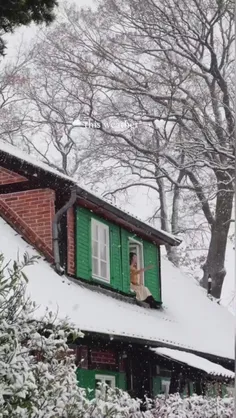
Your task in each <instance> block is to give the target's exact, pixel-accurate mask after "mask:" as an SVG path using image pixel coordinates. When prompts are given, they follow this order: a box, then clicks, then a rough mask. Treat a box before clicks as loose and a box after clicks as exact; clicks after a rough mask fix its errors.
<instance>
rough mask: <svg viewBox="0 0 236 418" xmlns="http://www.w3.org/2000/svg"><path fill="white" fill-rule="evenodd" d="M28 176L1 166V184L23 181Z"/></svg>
mask: <svg viewBox="0 0 236 418" xmlns="http://www.w3.org/2000/svg"><path fill="white" fill-rule="evenodd" d="M27 180H28V179H27V178H26V177H23V176H20V175H19V174H17V173H14V172H12V171H10V170H7V169H6V168H3V167H0V185H1V186H3V185H5V184H13V183H20V182H22V181H27Z"/></svg>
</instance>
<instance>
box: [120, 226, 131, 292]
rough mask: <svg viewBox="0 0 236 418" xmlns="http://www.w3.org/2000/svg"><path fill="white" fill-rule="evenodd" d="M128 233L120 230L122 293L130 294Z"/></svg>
mask: <svg viewBox="0 0 236 418" xmlns="http://www.w3.org/2000/svg"><path fill="white" fill-rule="evenodd" d="M129 236H130V234H129V232H127V231H126V230H125V229H121V263H122V283H123V292H124V293H130V269H129Z"/></svg>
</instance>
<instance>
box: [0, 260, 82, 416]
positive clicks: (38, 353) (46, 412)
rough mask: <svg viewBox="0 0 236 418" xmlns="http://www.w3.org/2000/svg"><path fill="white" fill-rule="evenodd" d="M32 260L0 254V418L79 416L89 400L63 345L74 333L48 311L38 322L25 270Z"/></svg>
mask: <svg viewBox="0 0 236 418" xmlns="http://www.w3.org/2000/svg"><path fill="white" fill-rule="evenodd" d="M34 261H35V260H34V258H33V259H32V258H31V259H30V258H29V257H28V256H27V255H25V256H24V259H23V262H21V263H19V262H14V263H13V264H11V265H10V264H4V259H3V257H2V256H0V418H5V417H9V418H10V417H11V418H44V417H45V418H56V417H57V418H59V417H63V418H66V417H70V418H79V417H80V416H81V417H82V416H83V415H79V414H78V412H79V411H82V410H83V409H84V407H86V404H88V401H87V400H86V398H85V394H84V391H83V390H82V389H79V388H78V385H77V380H76V375H75V364H74V363H75V362H74V358H73V357H72V356H71V355H69V354H70V353H69V352H68V346H67V344H66V341H67V337H68V335H69V334H71V333H72V332H74V330H73V328H72V327H71V326H70V325H69V324H68V323H67V322H66V321H65V322H58V323H57V322H56V319H55V318H54V317H53V315H52V314H50V313H49V312H48V313H47V314H45V317H44V318H42V319H41V320H36V316H35V315H34V313H35V310H36V306H35V304H34V303H33V302H31V301H30V300H29V299H27V298H26V292H25V290H26V285H27V278H26V276H25V275H24V272H23V268H24V267H25V266H26V265H29V264H32V263H33V262H34Z"/></svg>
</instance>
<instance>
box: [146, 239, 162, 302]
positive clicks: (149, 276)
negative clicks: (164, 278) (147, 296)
mask: <svg viewBox="0 0 236 418" xmlns="http://www.w3.org/2000/svg"><path fill="white" fill-rule="evenodd" d="M143 252H144V266H145V267H147V266H148V265H150V264H152V265H153V266H154V267H153V268H152V269H151V270H148V271H146V272H145V286H147V287H148V289H149V290H150V292H151V293H152V296H153V297H154V299H155V300H156V301H158V302H161V295H160V293H161V292H160V277H159V260H158V251H157V247H156V245H154V244H152V243H149V242H147V241H143Z"/></svg>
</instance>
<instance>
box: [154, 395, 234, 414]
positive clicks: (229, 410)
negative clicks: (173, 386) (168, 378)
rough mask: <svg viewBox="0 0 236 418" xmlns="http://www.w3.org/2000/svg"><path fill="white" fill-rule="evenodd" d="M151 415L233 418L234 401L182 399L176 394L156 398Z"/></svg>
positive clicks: (197, 397)
mask: <svg viewBox="0 0 236 418" xmlns="http://www.w3.org/2000/svg"><path fill="white" fill-rule="evenodd" d="M152 414H153V417H154V418H233V416H234V400H233V398H223V399H222V398H213V397H212V398H206V397H203V396H196V395H194V396H191V397H190V398H184V399H182V398H181V397H180V396H179V395H178V394H176V395H170V396H168V397H167V398H165V397H164V396H158V397H157V398H156V400H155V407H154V409H153V410H152Z"/></svg>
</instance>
